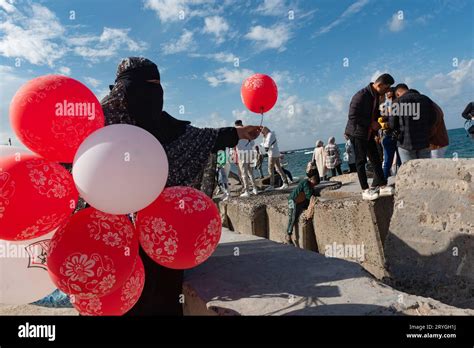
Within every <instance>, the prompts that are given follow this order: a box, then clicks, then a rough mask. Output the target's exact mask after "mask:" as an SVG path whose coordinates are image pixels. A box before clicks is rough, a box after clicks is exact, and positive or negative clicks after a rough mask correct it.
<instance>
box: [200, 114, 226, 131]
mask: <svg viewBox="0 0 474 348" xmlns="http://www.w3.org/2000/svg"><path fill="white" fill-rule="evenodd" d="M193 125H195V126H196V127H203V128H206V127H210V128H222V127H230V126H233V122H232V121H230V120H226V119H224V118H223V117H222V116H221V115H220V114H219V113H218V112H213V113H211V116H209V117H207V118H200V119H198V120H196V121H193Z"/></svg>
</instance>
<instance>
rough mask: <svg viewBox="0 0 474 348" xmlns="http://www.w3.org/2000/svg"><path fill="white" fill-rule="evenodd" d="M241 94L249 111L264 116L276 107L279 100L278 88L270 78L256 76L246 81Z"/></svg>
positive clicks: (261, 75) (260, 75) (262, 75)
mask: <svg viewBox="0 0 474 348" xmlns="http://www.w3.org/2000/svg"><path fill="white" fill-rule="evenodd" d="M240 94H241V97H242V102H243V103H244V105H245V106H246V107H247V109H249V110H250V111H252V112H255V113H257V114H262V113H264V112H267V111H270V110H271V109H272V108H273V106H274V105H275V103H276V101H277V99H278V88H277V85H276V83H275V81H273V79H272V78H271V77H270V76H268V75H264V74H255V75H252V76H250V77H249V78H247V79H246V80H245V81H244V83H243V84H242V88H241V90H240Z"/></svg>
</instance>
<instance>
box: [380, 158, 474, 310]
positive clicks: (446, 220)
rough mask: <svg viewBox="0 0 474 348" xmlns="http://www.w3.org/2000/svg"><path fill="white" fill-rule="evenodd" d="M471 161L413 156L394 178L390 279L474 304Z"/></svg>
mask: <svg viewBox="0 0 474 348" xmlns="http://www.w3.org/2000/svg"><path fill="white" fill-rule="evenodd" d="M473 175H474V160H465V159H459V160H457V161H454V160H451V159H435V160H415V161H409V162H407V163H406V164H404V165H403V166H402V167H401V169H400V171H399V173H398V175H397V181H396V201H395V211H394V214H393V217H392V220H391V223H390V232H389V235H388V237H387V241H386V244H385V254H386V259H387V267H388V270H389V272H390V275H391V283H392V284H394V285H395V286H398V287H401V288H403V289H407V290H408V291H411V292H415V293H418V294H424V295H427V296H431V297H434V298H437V299H440V300H441V301H443V302H446V303H450V304H454V305H456V306H459V307H467V308H474V212H473V211H474V190H473V188H474V182H473Z"/></svg>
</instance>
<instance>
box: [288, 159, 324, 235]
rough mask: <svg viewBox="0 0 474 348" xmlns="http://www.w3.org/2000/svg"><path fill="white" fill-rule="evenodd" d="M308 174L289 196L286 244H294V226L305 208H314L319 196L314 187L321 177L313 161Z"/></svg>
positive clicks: (309, 165) (307, 171) (309, 164)
mask: <svg viewBox="0 0 474 348" xmlns="http://www.w3.org/2000/svg"><path fill="white" fill-rule="evenodd" d="M306 176H307V178H306V179H304V180H302V181H301V182H300V183H299V184H298V186H296V187H295V189H294V190H293V191H292V192H291V193H290V196H289V197H288V227H287V229H286V232H287V233H286V236H285V244H293V242H292V240H291V235H292V234H293V226H294V225H295V222H296V220H297V219H298V217H299V215H300V214H301V212H303V210H305V209H307V208H308V209H310V208H311V209H312V208H313V206H314V203H315V201H314V199H312V198H313V197H315V196H317V193H316V191H315V190H314V187H315V186H316V185H318V184H319V183H320V177H319V171H318V167H316V165H314V164H313V163H312V162H309V163H308V166H307V168H306ZM310 203H312V205H313V206H312V205H311V204H310Z"/></svg>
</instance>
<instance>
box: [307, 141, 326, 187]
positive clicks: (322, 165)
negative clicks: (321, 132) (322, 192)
mask: <svg viewBox="0 0 474 348" xmlns="http://www.w3.org/2000/svg"><path fill="white" fill-rule="evenodd" d="M311 162H313V163H314V164H315V165H316V166H317V167H318V172H319V175H320V176H321V177H320V179H321V181H322V180H325V179H326V173H327V168H326V153H325V151H324V143H323V141H322V140H318V141H317V142H316V147H315V148H314V151H313V158H312V159H311Z"/></svg>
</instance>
